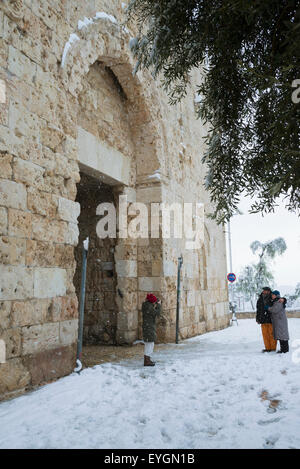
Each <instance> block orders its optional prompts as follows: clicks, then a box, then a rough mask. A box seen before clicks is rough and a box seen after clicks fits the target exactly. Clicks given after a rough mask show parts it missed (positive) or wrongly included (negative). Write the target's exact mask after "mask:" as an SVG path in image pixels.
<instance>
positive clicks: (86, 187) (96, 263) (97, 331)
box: [74, 173, 118, 345]
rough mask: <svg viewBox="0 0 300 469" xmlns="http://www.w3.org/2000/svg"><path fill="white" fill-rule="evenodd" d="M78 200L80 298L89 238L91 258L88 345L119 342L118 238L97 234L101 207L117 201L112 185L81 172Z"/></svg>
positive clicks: (76, 278) (85, 334)
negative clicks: (83, 260) (85, 244)
mask: <svg viewBox="0 0 300 469" xmlns="http://www.w3.org/2000/svg"><path fill="white" fill-rule="evenodd" d="M80 176H81V180H80V182H79V183H78V185H77V197H76V201H77V202H79V203H80V206H81V213H80V216H79V218H78V227H79V243H78V246H77V247H76V249H75V260H76V263H77V266H76V272H75V276H74V285H75V289H76V294H77V297H78V299H80V285H81V272H82V243H83V241H84V240H85V239H86V238H87V237H89V252H88V258H87V275H86V296H85V313H84V314H85V315H84V330H83V343H84V345H97V344H109V345H114V344H116V331H117V318H118V308H117V305H116V286H117V275H116V269H115V261H114V251H115V246H116V239H111V238H106V239H100V238H99V237H98V236H97V233H96V226H97V223H98V221H99V218H100V217H99V216H98V215H96V209H97V206H98V205H99V204H101V203H103V202H111V203H114V202H115V201H114V193H113V189H112V187H111V186H109V185H106V184H104V183H102V182H100V181H99V180H98V179H97V178H94V177H92V176H90V175H87V174H85V173H80Z"/></svg>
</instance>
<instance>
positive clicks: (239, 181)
mask: <svg viewBox="0 0 300 469" xmlns="http://www.w3.org/2000/svg"><path fill="white" fill-rule="evenodd" d="M128 15H129V19H134V20H135V21H137V23H138V26H139V34H138V36H137V37H136V38H135V39H134V40H132V41H131V48H132V52H133V54H134V55H135V57H136V59H137V66H136V70H138V69H139V68H147V69H150V70H151V72H152V74H153V76H154V77H156V78H158V77H160V78H161V79H162V83H163V86H164V87H165V89H166V90H167V92H168V94H169V97H170V102H171V103H176V102H178V101H179V100H180V99H181V98H182V97H183V96H185V95H186V91H187V87H188V85H189V76H190V72H191V71H192V69H193V68H194V67H202V69H203V70H204V73H203V79H202V81H201V83H199V89H198V93H199V95H200V96H201V100H199V104H198V106H197V108H198V115H199V117H200V118H201V119H202V120H203V121H204V122H208V123H209V128H210V130H209V132H208V135H207V136H206V142H207V152H206V153H205V155H204V156H203V160H204V161H205V163H206V165H207V168H208V175H209V176H208V177H207V178H206V187H207V189H208V190H209V191H210V195H211V199H212V201H213V202H214V206H215V212H214V214H213V218H214V219H215V220H216V221H217V222H218V223H223V222H225V221H226V220H228V219H229V218H230V217H231V216H232V215H233V213H234V212H235V211H236V208H237V206H238V202H239V200H240V196H241V193H244V194H245V195H247V196H250V197H251V198H254V197H255V201H254V202H253V204H252V207H251V211H252V212H263V213H268V212H271V211H273V210H274V207H275V206H276V203H277V201H278V198H279V197H284V200H285V202H286V207H287V208H288V209H289V210H291V211H297V210H298V209H299V202H300V149H299V148H300V145H299V143H300V128H299V122H300V103H297V102H294V101H295V100H292V93H293V92H295V88H293V85H292V84H293V82H294V80H297V79H300V0H293V1H292V0H252V1H245V0H202V1H201V0H198V1H194V0H132V1H131V2H130V4H129V8H128ZM299 87H300V86H299ZM299 97H300V90H299ZM299 101H300V100H299ZM199 138H200V137H199Z"/></svg>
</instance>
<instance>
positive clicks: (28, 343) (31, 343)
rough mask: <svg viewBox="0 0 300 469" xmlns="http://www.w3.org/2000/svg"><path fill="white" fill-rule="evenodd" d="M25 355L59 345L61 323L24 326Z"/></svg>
mask: <svg viewBox="0 0 300 469" xmlns="http://www.w3.org/2000/svg"><path fill="white" fill-rule="evenodd" d="M22 333H23V350H22V352H23V355H28V354H31V353H37V352H41V351H44V350H47V349H51V348H54V347H56V346H57V347H58V346H59V323H46V324H40V325H37V326H30V327H23V328H22Z"/></svg>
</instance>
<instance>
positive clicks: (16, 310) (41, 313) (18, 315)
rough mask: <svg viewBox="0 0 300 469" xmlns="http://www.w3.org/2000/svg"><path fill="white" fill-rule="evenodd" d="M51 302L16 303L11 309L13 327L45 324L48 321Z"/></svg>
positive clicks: (30, 301) (31, 301)
mask: <svg viewBox="0 0 300 469" xmlns="http://www.w3.org/2000/svg"><path fill="white" fill-rule="evenodd" d="M50 304H51V300H48V299H47V300H29V301H14V302H13V303H12V307H11V325H12V327H22V326H34V325H37V324H43V323H45V322H47V319H48V309H49V307H50Z"/></svg>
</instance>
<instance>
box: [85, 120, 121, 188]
mask: <svg viewBox="0 0 300 469" xmlns="http://www.w3.org/2000/svg"><path fill="white" fill-rule="evenodd" d="M78 159H79V161H80V163H81V164H82V165H84V166H86V167H87V168H89V169H90V170H92V171H94V172H95V174H98V175H99V174H102V175H104V176H107V177H108V180H110V182H111V183H112V184H116V183H122V184H126V185H128V184H129V179H130V159H129V158H128V157H127V156H125V155H123V154H122V153H121V152H119V151H118V150H115V149H114V148H112V147H109V146H108V145H107V143H105V142H102V141H100V140H99V139H97V138H96V137H95V136H94V135H92V134H91V133H90V132H87V131H86V130H84V129H82V128H80V127H78Z"/></svg>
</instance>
